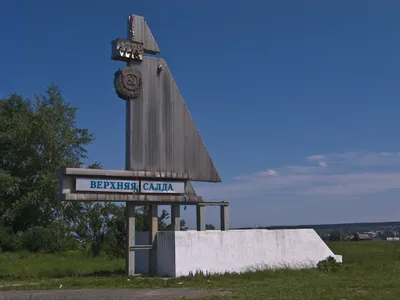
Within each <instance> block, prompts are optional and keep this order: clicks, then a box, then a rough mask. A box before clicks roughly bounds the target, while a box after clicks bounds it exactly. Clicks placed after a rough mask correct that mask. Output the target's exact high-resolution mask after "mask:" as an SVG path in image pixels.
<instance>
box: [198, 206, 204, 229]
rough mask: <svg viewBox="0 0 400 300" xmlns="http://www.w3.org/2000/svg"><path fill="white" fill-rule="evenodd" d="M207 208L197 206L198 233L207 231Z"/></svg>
mask: <svg viewBox="0 0 400 300" xmlns="http://www.w3.org/2000/svg"><path fill="white" fill-rule="evenodd" d="M205 212H206V208H205V206H204V205H198V204H197V206H196V215H197V216H196V217H197V231H204V230H206V216H205Z"/></svg>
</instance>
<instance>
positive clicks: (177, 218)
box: [171, 204, 181, 231]
mask: <svg viewBox="0 0 400 300" xmlns="http://www.w3.org/2000/svg"><path fill="white" fill-rule="evenodd" d="M171 227H172V230H174V231H180V230H181V206H180V205H179V204H172V205H171Z"/></svg>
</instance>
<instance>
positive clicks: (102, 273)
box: [77, 269, 126, 277]
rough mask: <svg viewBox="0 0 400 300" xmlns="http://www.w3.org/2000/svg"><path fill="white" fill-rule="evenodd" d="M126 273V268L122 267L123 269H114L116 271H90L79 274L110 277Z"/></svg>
mask: <svg viewBox="0 0 400 300" xmlns="http://www.w3.org/2000/svg"><path fill="white" fill-rule="evenodd" d="M124 275H126V274H125V270H123V269H121V270H114V271H106V270H103V271H94V272H90V273H85V274H82V275H77V276H79V277H109V276H124Z"/></svg>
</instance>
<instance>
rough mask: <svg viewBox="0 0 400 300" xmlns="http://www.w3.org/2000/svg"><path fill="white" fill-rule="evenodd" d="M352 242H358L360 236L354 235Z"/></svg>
mask: <svg viewBox="0 0 400 300" xmlns="http://www.w3.org/2000/svg"><path fill="white" fill-rule="evenodd" d="M352 240H353V241H359V240H360V236H359V235H358V233H354V235H353V238H352Z"/></svg>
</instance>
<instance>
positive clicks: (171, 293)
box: [0, 288, 207, 300]
mask: <svg viewBox="0 0 400 300" xmlns="http://www.w3.org/2000/svg"><path fill="white" fill-rule="evenodd" d="M205 295H207V293H206V292H201V291H195V290H191V289H185V288H178V289H173V288H171V289H158V290H144V289H131V290H129V289H115V290H111V289H108V290H50V291H7V292H3V291H0V300H11V299H12V300H17V299H18V300H28V299H29V300H39V299H40V300H42V299H43V300H64V299H65V300H67V299H68V300H78V299H79V300H80V299H85V300H86V299H93V300H94V299H96V300H97V299H99V300H106V299H107V300H111V299H112V300H125V299H126V300H128V299H129V300H158V299H179V298H181V297H188V298H198V297H201V296H205Z"/></svg>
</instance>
